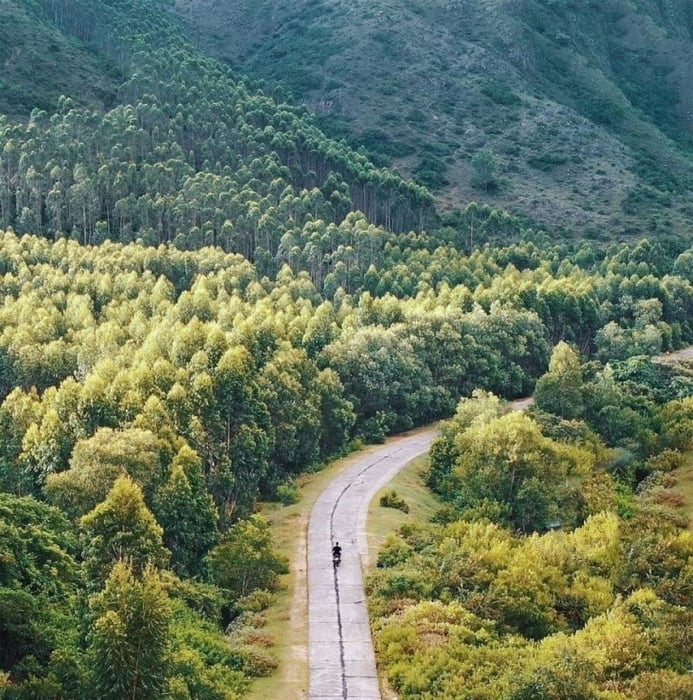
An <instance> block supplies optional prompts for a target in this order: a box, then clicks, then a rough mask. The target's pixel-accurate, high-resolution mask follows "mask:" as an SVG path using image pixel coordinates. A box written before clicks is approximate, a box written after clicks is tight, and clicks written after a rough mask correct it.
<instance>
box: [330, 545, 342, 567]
mask: <svg viewBox="0 0 693 700" xmlns="http://www.w3.org/2000/svg"><path fill="white" fill-rule="evenodd" d="M341 563H342V550H341V548H340V547H333V548H332V566H334V567H335V569H336V568H337V567H338V566H339V565H340V564H341Z"/></svg>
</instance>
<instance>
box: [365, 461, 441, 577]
mask: <svg viewBox="0 0 693 700" xmlns="http://www.w3.org/2000/svg"><path fill="white" fill-rule="evenodd" d="M427 468H428V455H424V456H422V457H417V458H416V459H415V460H413V461H412V462H410V463H409V464H408V465H407V466H406V467H405V468H404V469H403V470H402V471H401V472H399V474H397V476H396V477H395V478H394V479H393V480H392V481H390V483H388V484H387V485H386V486H384V487H383V488H382V489H381V490H380V491H378V493H377V494H376V495H375V498H374V499H373V500H372V501H371V504H370V507H369V509H368V521H367V525H366V528H367V530H368V565H369V567H372V566H375V562H376V561H377V559H378V551H379V549H380V547H381V546H382V545H383V543H384V542H385V540H386V539H387V537H388V536H389V535H391V534H393V533H395V532H397V530H398V529H399V528H400V527H402V525H406V524H407V523H414V522H426V521H428V520H430V519H431V517H432V516H433V515H434V514H435V512H436V511H437V510H438V509H439V508H440V506H441V503H440V501H438V499H437V498H436V497H435V496H434V495H433V494H432V493H431V492H430V491H429V490H428V488H427V487H426V485H425V484H424V481H423V475H424V474H425V471H426V469H427ZM393 490H394V491H396V493H397V495H398V496H399V497H400V498H402V499H404V501H405V502H406V504H407V505H408V506H409V512H408V513H404V512H402V511H401V510H397V509H396V508H385V507H383V506H381V505H380V497H381V496H383V495H384V494H386V493H389V492H391V491H393Z"/></svg>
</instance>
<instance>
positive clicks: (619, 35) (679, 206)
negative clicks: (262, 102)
mask: <svg viewBox="0 0 693 700" xmlns="http://www.w3.org/2000/svg"><path fill="white" fill-rule="evenodd" d="M176 6H177V7H178V9H179V11H180V13H181V16H183V17H184V18H185V19H186V21H187V22H188V23H189V25H190V26H191V27H192V28H193V30H194V31H195V32H196V34H197V36H198V37H199V41H200V44H201V45H203V46H204V47H205V48H207V47H210V48H211V49H212V50H213V51H214V52H215V53H216V54H217V55H219V56H221V57H222V58H223V59H224V60H225V61H227V62H228V63H230V64H231V65H233V66H235V67H237V68H239V69H240V70H243V71H244V72H247V73H250V74H251V75H255V76H261V77H265V78H267V79H269V80H271V81H279V82H280V83H281V84H282V85H288V86H289V87H290V89H291V90H292V92H293V93H294V95H295V96H296V98H297V99H299V100H300V101H302V102H303V103H304V104H306V105H307V106H308V107H309V108H310V109H312V110H314V111H315V112H316V113H317V114H318V115H319V117H320V122H321V124H323V125H324V126H325V127H326V128H328V129H330V130H334V131H335V132H337V133H343V134H347V135H348V138H349V139H350V141H351V142H352V143H354V144H361V145H364V146H365V147H366V149H367V150H368V151H369V153H371V154H373V156H374V157H376V158H377V159H378V161H379V162H382V163H387V164H394V165H395V166H396V167H397V168H398V169H399V170H400V171H401V172H402V173H406V174H407V175H413V176H415V177H416V178H417V179H418V180H419V181H420V182H422V183H424V184H426V185H428V186H430V187H432V188H434V189H435V190H436V193H437V195H438V197H439V199H440V201H441V203H442V204H443V205H444V207H446V208H454V207H458V206H460V205H464V204H466V203H467V202H469V201H470V200H477V201H487V202H492V203H493V204H494V205H501V206H503V207H506V208H509V209H510V210H511V211H515V212H517V213H522V214H523V215H524V216H526V217H529V218H530V219H532V220H535V221H538V222H542V223H543V224H544V225H546V226H548V227H549V228H559V229H562V230H564V231H565V232H569V233H571V234H573V235H580V236H584V235H587V236H589V237H591V238H596V239H608V238H611V237H613V236H616V235H623V234H631V235H632V234H648V235H651V234H653V233H655V234H657V235H664V234H666V233H668V232H670V231H675V232H677V233H679V234H683V235H686V236H690V227H691V221H692V219H693V212H691V209H690V204H689V202H690V196H691V188H692V187H693V158H692V156H691V152H692V151H691V149H692V147H693V68H692V66H693V10H691V5H690V3H689V2H687V1H686V0H674V1H673V2H667V3H661V2H647V1H635V0H618V1H617V2H609V3H601V2H570V1H568V0H566V1H557V0H543V1H540V0H520V1H519V2H518V1H512V2H510V1H509V0H465V2H454V1H450V0H446V1H445V2H443V1H442V0H430V1H427V2H424V1H421V0H388V1H387V2H379V3H376V4H374V3H371V2H368V0H354V1H352V2H325V1H322V0H313V1H311V2H305V3H295V2H289V1H288V0H262V1H255V0H254V1H253V2H248V1H247V0H241V1H240V2H211V1H210V0H178V1H177V3H176Z"/></svg>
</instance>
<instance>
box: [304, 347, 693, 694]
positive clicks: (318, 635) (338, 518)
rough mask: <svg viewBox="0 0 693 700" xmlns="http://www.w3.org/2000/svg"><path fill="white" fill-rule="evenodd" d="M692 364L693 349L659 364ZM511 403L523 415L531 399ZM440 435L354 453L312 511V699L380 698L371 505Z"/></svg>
mask: <svg viewBox="0 0 693 700" xmlns="http://www.w3.org/2000/svg"><path fill="white" fill-rule="evenodd" d="M691 358H693V346H690V347H688V348H684V349H683V350H679V351H677V352H674V353H671V354H669V355H666V356H663V357H660V358H659V359H660V360H664V361H667V360H669V361H671V360H687V359H691ZM513 403H514V405H515V407H516V408H517V409H519V410H522V409H524V408H527V407H528V406H529V405H531V403H532V399H531V398H527V399H521V400H518V401H515V402H513ZM436 433H437V431H436V430H434V429H429V430H425V431H420V432H418V433H415V434H411V435H405V436H401V437H397V438H392V439H390V440H388V441H387V442H386V443H385V444H384V445H381V446H379V447H376V448H371V449H369V450H368V451H367V452H365V453H359V454H357V455H355V456H354V457H352V458H351V459H350V460H349V462H348V466H347V467H346V468H345V469H344V470H343V471H342V472H341V473H340V474H339V476H337V477H336V478H335V479H334V480H333V481H332V482H331V483H330V485H329V486H328V487H327V488H326V489H325V491H323V493H322V494H321V496H320V498H319V499H318V500H317V501H316V503H315V505H314V506H313V509H312V511H311V514H310V523H309V525H308V552H307V554H308V656H309V667H310V691H309V699H310V700H323V699H325V700H326V699H327V698H342V700H376V699H377V700H380V697H381V696H380V689H379V686H378V677H377V673H376V667H375V654H374V652H373V641H372V639H371V631H370V624H369V621H368V612H367V609H366V595H365V592H364V587H363V573H362V570H363V564H362V562H364V561H365V560H366V558H367V556H368V546H367V542H366V515H367V513H368V505H369V503H370V501H371V500H372V498H373V496H375V494H376V493H377V492H378V491H379V490H380V489H381V488H382V487H383V486H384V485H385V484H387V482H388V481H390V479H392V478H393V477H394V476H395V474H397V472H399V471H400V470H401V469H402V468H403V467H404V466H406V465H407V464H408V463H409V462H410V461H411V460H412V459H414V458H415V457H418V456H419V455H421V454H424V453H425V452H428V449H429V446H430V444H431V442H432V440H433V438H434V437H435V436H436ZM335 541H339V542H340V543H341V545H342V547H343V554H342V564H341V566H340V567H339V568H338V569H334V567H333V566H332V556H331V546H332V543H333V542H335Z"/></svg>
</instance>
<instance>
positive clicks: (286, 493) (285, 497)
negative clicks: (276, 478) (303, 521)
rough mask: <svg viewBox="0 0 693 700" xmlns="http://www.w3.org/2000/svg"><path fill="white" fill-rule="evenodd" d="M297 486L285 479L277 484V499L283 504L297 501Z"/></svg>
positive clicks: (289, 504) (287, 504)
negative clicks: (282, 482)
mask: <svg viewBox="0 0 693 700" xmlns="http://www.w3.org/2000/svg"><path fill="white" fill-rule="evenodd" d="M299 498H300V497H299V493H298V486H297V485H296V484H295V483H294V482H293V481H287V482H286V483H284V484H279V486H277V500H278V501H279V502H280V503H281V504H282V505H283V506H291V505H293V504H294V503H298V501H299Z"/></svg>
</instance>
